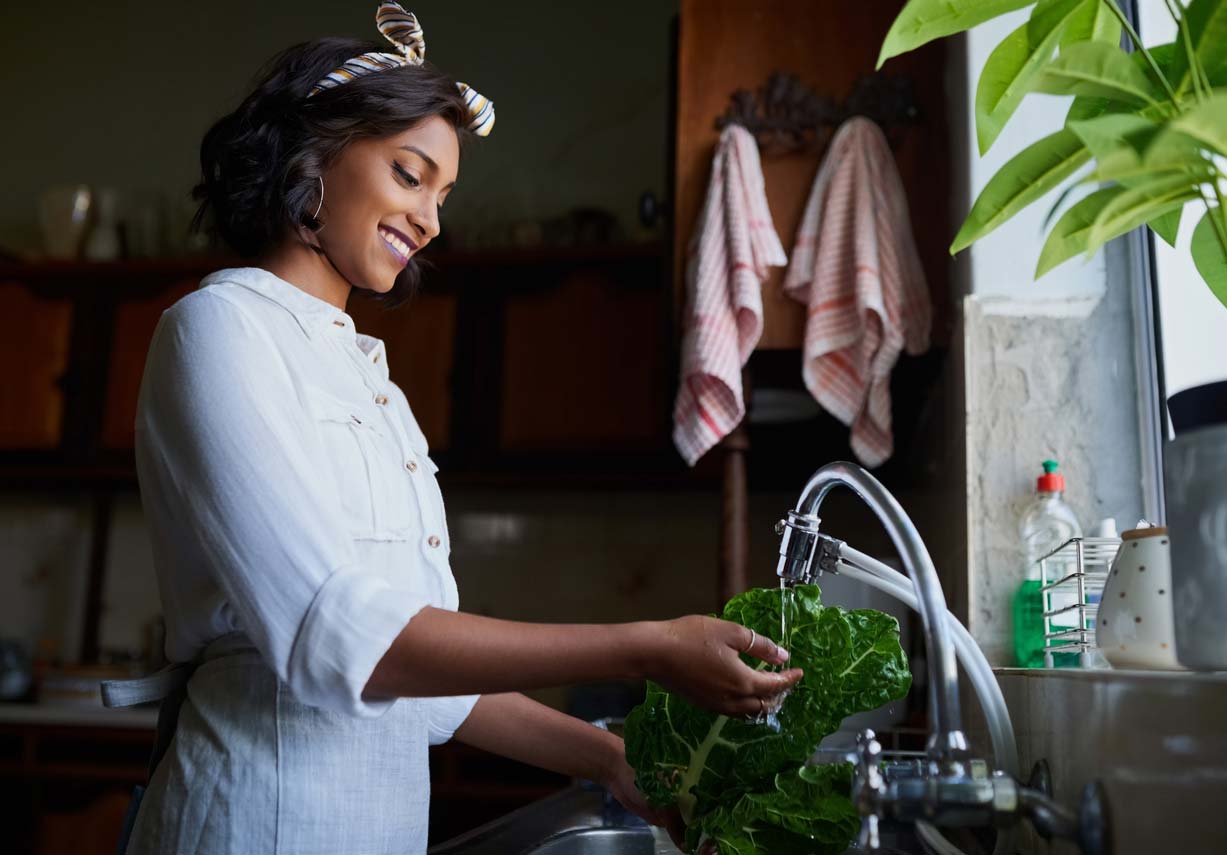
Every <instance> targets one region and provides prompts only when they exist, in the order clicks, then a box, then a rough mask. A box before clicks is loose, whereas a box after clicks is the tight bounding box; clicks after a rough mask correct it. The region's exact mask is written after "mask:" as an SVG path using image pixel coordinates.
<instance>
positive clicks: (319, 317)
mask: <svg viewBox="0 0 1227 855" xmlns="http://www.w3.org/2000/svg"><path fill="white" fill-rule="evenodd" d="M213 281H224V282H233V283H235V284H237V285H242V286H243V287H244V288H247V289H248V290H250V291H254V292H256V293H257V294H260V295H261V296H263V297H267V298H268V299H269V300H272V301H273V302H274V303H276V304H277V305H279V306H281V307H282V308H284V309H285V310H286V311H287V312H289V313H290V314H291V315H293V316H294V319H295V320H296V321H298V325H299V326H301V327H302V330H303V332H305V333H306V334H307V337H308V338H313V337H314V336H317V335H321V334H325V333H327V332H330V331H331V330H336V331H337V332H341V331H345V332H348V333H350V334H353V333H354V332H355V330H354V319H353V318H351V317H350V316H349V315H348V314H346V313H345V312H343V311H341V310H340V309H338V308H337V307H336V306H334V305H332V304H331V303H329V302H327V301H326V300H321V299H320V298H319V297H313V296H311V295H310V294H308V293H307V292H306V291H304V290H303V289H301V288H299V287H298V286H297V285H291V284H290V283H289V282H286V281H285V280H284V279H282V278H281V277H279V276H276V275H274V274H272V273H270V272H269V271H267V270H265V269H264V268H262V267H236V268H231V269H229V270H219V271H217V272H216V273H211V274H209V275H208V276H206V277H205V278H204V280H203V281H202V282H201V283H200V284H201V285H202V286H205V285H208V284H210V283H211V282H213ZM330 328H331V330H330Z"/></svg>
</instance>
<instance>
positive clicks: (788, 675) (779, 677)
mask: <svg viewBox="0 0 1227 855" xmlns="http://www.w3.org/2000/svg"><path fill="white" fill-rule="evenodd" d="M804 676H805V672H804V671H802V670H801V669H800V668H789V669H788V670H787V671H755V672H754V673H752V674H751V675H750V677H749V682H750V685H749V691H748V692H746V694H748V695H753V696H754V697H756V698H774V697H775V696H776V695H779V694H782V693H784V692H787V691H788V690H789V689H791V688H792V687H793V686H795V685H797V682H798V681H799V680H800V679H801V678H802V677H804Z"/></svg>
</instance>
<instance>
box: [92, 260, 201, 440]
mask: <svg viewBox="0 0 1227 855" xmlns="http://www.w3.org/2000/svg"><path fill="white" fill-rule="evenodd" d="M198 285H199V282H198V281H197V280H195V279H186V280H182V281H178V282H172V283H170V284H168V285H167V286H166V287H165V288H162V289H159V290H158V291H157V292H156V293H154V294H151V295H150V296H147V297H144V298H136V299H131V300H125V301H124V302H122V303H120V304H118V305H117V306H116V309H115V321H114V324H113V327H112V332H111V353H110V358H109V359H108V362H107V377H106V383H107V395H106V399H105V401H104V404H103V412H102V437H101V444H102V447H103V448H105V449H108V450H112V451H123V450H129V449H131V448H132V445H133V443H134V442H135V441H136V431H135V422H136V402H137V395H138V393H139V392H140V387H141V376H142V375H143V373H144V371H145V356H146V354H147V353H148V352H149V342H150V341H151V340H152V339H153V331H154V329H155V328H156V327H157V325H158V319H159V318H161V317H162V313H163V312H164V311H166V310H167V309H168V308H170V307H171V306H172V305H174V303H175V301H177V300H178V299H179V298H180V297H184V296H186V295H187V294H189V293H190V292H192V291H194V290H195V289H196V287H197V286H198Z"/></svg>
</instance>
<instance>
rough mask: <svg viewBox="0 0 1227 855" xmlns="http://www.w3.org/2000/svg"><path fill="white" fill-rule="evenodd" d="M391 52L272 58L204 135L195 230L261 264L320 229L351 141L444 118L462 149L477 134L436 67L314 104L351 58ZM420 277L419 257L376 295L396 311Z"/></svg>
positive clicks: (344, 90)
mask: <svg viewBox="0 0 1227 855" xmlns="http://www.w3.org/2000/svg"><path fill="white" fill-rule="evenodd" d="M386 47H387V46H386V45H385V46H382V47H381V46H380V45H378V44H375V43H373V42H369V41H363V40H359V39H346V38H326V39H318V40H316V41H312V42H306V43H304V44H299V45H295V46H294V47H291V48H288V49H287V50H285V51H284V52H282V53H281V54H279V55H278V56H276V57H274V58H273V60H272V61H271V62H270V63H269V64H268V65H267V66H266V67H265V69H264V70H263V71H262V72H261V74H260V75H259V82H258V83H257V84H256V86H255V89H254V90H253V91H252V93H251V94H250V95H248V96H247V97H246V98H244V99H243V103H241V104H240V105H239V107H238V109H236V110H235V111H234V112H233V113H230V114H229V115H227V116H223V117H222V118H221V119H219V120H218V121H217V122H216V123H215V124H214V125H213V127H211V128H209V130H208V132H207V133H206V134H205V135H204V140H203V141H202V142H201V144H200V171H201V179H200V183H199V184H197V185H196V186H195V187H194V188H193V190H192V196H193V198H194V199H196V200H197V201H198V202H199V203H200V207H199V208H198V209H197V211H196V216H195V218H194V219H193V221H192V228H193V229H194V230H198V231H205V232H207V233H209V234H210V235H211V237H212V238H213V239H214V240H215V241H220V242H221V243H224V244H225V245H226V246H228V247H230V249H231V250H233V251H234V252H236V253H238V254H239V255H240V256H242V257H244V258H250V257H253V256H257V255H260V254H261V253H263V252H264V251H266V250H267V249H269V248H270V247H272V246H273V245H275V244H276V243H277V242H278V241H280V240H282V239H284V237H285V236H286V235H287V234H292V233H293V232H294V230H295V229H297V228H300V227H303V226H305V227H307V228H309V229H312V230H316V229H318V228H320V223H319V222H318V221H316V220H315V219H314V218H313V217H312V213H313V212H314V210H315V206H316V205H317V203H318V201H319V197H318V193H319V191H318V186H319V182H318V176H319V175H320V174H321V173H322V172H323V170H324V169H325V168H326V167H327V166H328V165H329V164H330V163H332V162H333V161H334V160H335V159H336V157H337V156H338V155H339V154H340V153H341V151H342V150H343V149H344V148H345V146H346V145H347V144H349V143H350V142H352V141H353V140H356V139H362V138H368V137H385V136H392V135H394V134H398V133H401V132H403V131H405V130H408V129H409V128H411V127H413V126H414V125H417V124H418V123H419V122H421V121H423V120H424V119H427V118H430V117H431V116H440V117H442V118H444V119H446V120H447V121H448V122H450V123H451V124H452V125H453V126H454V127H455V128H456V132H457V135H458V136H459V138H460V141H461V143H462V144H463V143H464V142H465V140H466V138H467V137H468V136H469V133H470V132H469V131H468V130H467V129H466V124H467V120H468V112H467V108H466V107H465V103H464V99H463V98H462V97H461V95H460V93H459V91H458V90H457V89H456V83H455V81H454V80H453V79H452V78H451V77H449V76H448V75H446V74H444V73H443V72H441V71H439V70H438V69H437V68H435V67H434V66H432V65H430V64H429V63H425V64H423V65H420V66H414V65H409V66H405V67H403V68H394V69H388V70H385V71H379V72H376V73H374V74H368V75H366V76H364V77H359V78H356V79H354V80H351V81H349V82H347V83H345V84H344V85H343V86H337V87H335V88H332V89H326V90H324V91H322V92H319V93H318V94H316V95H314V96H312V97H310V98H308V97H307V94H308V93H309V92H310V91H311V87H312V86H314V85H315V83H316V82H317V81H319V80H320V79H321V78H322V77H324V75H326V74H327V73H328V72H330V71H332V70H333V69H334V68H336V67H337V66H339V65H340V64H341V63H343V62H345V61H346V60H347V59H350V58H352V57H355V56H358V55H359V54H362V53H365V52H367V51H372V50H384V49H386ZM421 275H422V273H421V267H420V265H419V262H418V261H417V259H412V260H410V262H409V264H408V265H407V266H406V267H405V268H404V270H403V271H401V273H400V274H399V275H398V276H397V278H396V283H395V285H394V286H393V287H392V289H391V291H389V292H388V293H387V294H382V295H373V296H375V298H376V299H378V300H380V302H382V303H384V304H385V305H387V306H395V305H399V304H401V303H403V302H405V301H406V300H408V299H409V298H410V297H412V296H413V294H414V292H415V291H416V290H417V287H418V283H419V282H420V280H421ZM363 293H364V294H366V293H368V292H366V291H363Z"/></svg>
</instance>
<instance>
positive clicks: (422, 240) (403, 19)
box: [107, 2, 802, 855]
mask: <svg viewBox="0 0 1227 855" xmlns="http://www.w3.org/2000/svg"><path fill="white" fill-rule="evenodd" d="M377 21H378V23H379V28H380V30H381V32H382V33H383V34H384V36H385V37H386V38H387V39H388V40H389V41H390V42H392V44H393V45H394V46H395V47H396V50H397V52H396V53H381V52H379V51H378V50H376V49H375V48H376V47H377V46H373V45H371V44H368V43H365V42H358V41H351V40H345V39H324V40H320V41H316V42H311V43H309V44H304V45H299V46H297V47H294V48H291V49H289V50H288V51H286V52H284V53H282V54H281V55H280V56H279V57H277V58H276V59H275V60H274V61H273V64H272V65H271V66H270V68H269V69H268V70H267V71H266V72H265V74H264V75H263V77H262V79H261V80H260V82H259V84H258V85H257V86H256V88H255V91H254V92H252V94H251V95H249V96H248V97H247V98H246V99H245V100H244V101H243V102H242V103H241V104H240V105H239V107H238V109H237V110H235V111H234V112H233V113H231V114H229V115H227V116H225V117H224V118H222V119H221V120H220V121H219V122H217V123H216V124H215V125H214V126H213V127H212V128H211V129H210V130H209V132H208V133H207V134H206V136H205V139H204V142H203V145H202V147H201V167H202V171H203V177H202V180H201V182H200V184H199V185H198V187H197V188H196V195H197V197H198V199H199V200H200V202H201V207H200V212H199V214H198V216H197V223H198V224H203V225H206V226H207V227H208V228H210V229H211V230H212V231H213V232H214V233H215V234H216V236H217V237H218V238H220V239H221V240H222V241H223V242H225V243H226V244H227V245H229V246H230V248H231V249H233V250H234V251H235V252H237V253H238V254H240V255H241V256H243V257H246V258H250V259H251V260H252V264H251V266H249V267H243V268H237V269H228V270H220V271H217V272H215V273H212V274H210V275H209V276H207V277H205V279H204V281H203V282H202V283H201V287H200V288H199V289H197V290H196V291H194V292H193V293H191V294H189V295H188V296H186V297H184V298H183V299H181V300H180V301H179V302H177V303H175V304H174V305H173V306H172V307H171V308H170V309H168V310H167V311H166V312H165V313H163V314H162V316H161V318H160V320H159V322H158V325H157V328H156V330H155V332H154V335H153V340H152V342H151V344H150V347H149V354H148V357H147V361H146V366H145V373H144V376H143V378H142V382H141V391H140V397H139V401H138V404H137V415H136V424H135V428H136V442H135V452H136V468H137V474H138V478H139V482H140V488H141V499H142V504H143V507H144V509H145V515H146V518H147V521H148V525H149V532H150V539H151V544H152V547H153V554H154V566H155V570H156V571H157V574H158V582H159V585H158V588H159V595H160V598H161V600H162V605H163V611H164V613H165V616H166V652H167V656H168V658H170V659H171V660H172V661H173V662H175V663H177V664H176V665H175V668H174V670H173V671H171V672H168V673H167V674H162V675H160V676H156V677H155V678H152V679H151V680H150V681H145V682H142V681H137V682H138V684H139V685H136V686H132V685H118V686H116V685H112V686H109V687H108V689H107V692H108V695H109V696H111V697H112V698H114V699H117V700H127V701H129V702H135V701H138V700H142V701H143V700H150V699H155V698H163V697H164V698H165V699H166V700H164V702H163V706H162V709H161V712H160V714H159V734H160V735H161V736H162V737H163V741H162V742H161V743H160V746H159V753H158V754H157V755H156V756H155V758H154V760H153V766H154V772H153V774H152V776H151V778H150V782H149V788H148V791H147V793H146V794H145V796H144V798H143V800H141V801H140V802H139V807H138V809H137V810H136V812H135V815H134V819H133V822H132V825H131V839H130V842H128V843H126V844H125V846H126V849H125V850H123V851H126V852H127V853H128V855H142V853H153V852H188V851H190V852H195V853H198V855H238V853H249V852H268V853H278V852H282V853H295V855H305V853H321V855H322V853H329V855H331V853H337V852H363V853H393V852H395V853H421V852H424V851H425V847H426V839H427V829H426V821H427V817H428V803H429V776H428V769H427V757H428V753H427V748H428V746H429V745H432V744H438V743H441V742H446V741H448V740H450V739H452V738H453V737H454V738H455V739H457V740H458V741H461V742H464V743H467V744H469V745H472V746H476V747H478V748H481V749H485V750H489V751H493V752H497V753H499V754H502V755H504V756H506V757H510V758H512V759H515V760H519V761H523V762H528V763H533V764H536V765H538V766H541V767H544V768H546V769H549V770H551V771H554V772H558V773H561V774H564V775H567V776H578V777H584V778H587V779H590V780H594V781H597V782H599V783H601V784H603V785H604V786H605V787H606V788H607V789H609V790H610V791H611V792H612V793H613V794H614V795H615V796H616V797H617V798H618V799H620V800H621V801H622V802H623V804H625V805H626V806H627V807H628V808H629V809H631V810H633V811H636V812H637V813H639V814H641V815H643V816H645V817H647V818H648V819H650V820H652V821H654V822H657V823H667V822H668V821H669V817H668V816H666V815H664V814H662V813H660V812H656V811H654V810H652V809H651V808H649V807H648V805H647V803H646V802H645V800H644V798H643V796H642V794H640V793H639V792H638V791H637V790H636V788H635V785H634V773H633V771H632V770H631V769H630V767H629V766H628V765H627V762H626V759H625V756H624V752H623V746H622V742H621V740H620V739H619V738H618V737H616V736H614V735H613V734H611V733H609V732H607V731H605V730H601V729H599V728H596V727H593V726H591V725H589V724H586V723H584V722H581V721H578V720H575V719H573V718H570V717H568V716H565V715H563V714H561V713H559V712H557V711H555V710H552V709H549V708H547V707H545V706H542V705H541V704H538V703H536V702H534V701H531V700H529V699H528V698H526V697H524V696H523V695H521V694H518V692H520V691H523V690H529V689H539V688H545V687H554V686H563V685H570V684H574V683H580V682H597V681H603V680H613V679H641V678H645V677H650V678H651V679H653V680H655V681H656V682H658V683H660V684H662V685H664V686H666V687H668V688H669V689H670V690H671V691H674V692H676V693H678V694H680V695H681V696H683V697H685V698H687V699H689V700H691V701H693V702H694V703H696V704H698V705H701V706H703V707H707V708H711V709H713V710H715V711H718V712H720V713H723V714H726V715H746V714H748V713H751V712H756V711H759V710H761V709H763V708H764V706H766V705H769V703H770V702H771V700H772V699H774V698H776V697H777V696H779V695H780V693H781V692H783V691H785V690H787V689H788V688H790V687H791V686H793V685H794V684H795V683H796V682H797V681H798V680H799V679H800V678H801V676H802V675H801V672H800V671H799V670H796V669H793V670H789V671H776V672H768V671H757V670H755V669H754V668H751V667H750V666H749V665H747V664H746V662H745V661H744V660H743V659H742V658H741V656H742V655H746V656H751V657H754V658H756V659H758V660H762V661H764V662H768V663H770V664H773V665H782V664H783V663H784V661H785V660H786V659H787V658H788V656H787V653H786V652H784V651H783V650H781V649H780V648H779V647H777V646H776V645H775V643H774V642H772V641H770V640H769V639H766V638H764V637H762V636H759V635H756V634H755V633H752V632H750V631H749V630H747V629H746V628H745V627H743V626H741V625H739V624H735V623H730V622H726V621H721V620H717V619H715V618H710V617H700V616H697V615H695V616H688V617H683V618H678V619H675V620H669V621H652V622H634V623H622V624H605V625H599V626H598V625H578V624H571V625H566V624H550V625H545V624H530V623H517V622H511V621H499V620H492V619H489V618H485V617H480V616H476V615H472V614H464V613H462V612H460V611H459V605H460V601H459V594H458V592H457V587H456V581H455V578H454V577H453V575H452V569H451V566H450V561H449V556H450V552H451V540H450V537H449V533H448V526H447V519H446V512H445V509H444V505H443V496H442V493H441V492H440V490H439V485H438V482H437V481H436V479H435V472H436V471H437V467H436V466H435V465H434V462H433V461H432V460H431V458H430V455H429V449H428V448H427V443H426V439H425V436H424V434H423V432H422V430H421V427H420V426H419V425H418V422H417V419H416V418H415V416H414V414H413V409H412V407H411V406H410V403H409V401H408V399H407V398H406V396H405V394H404V393H403V392H402V391H401V389H400V388H399V387H398V386H397V385H396V384H395V383H393V382H392V380H391V378H390V375H389V369H388V359H387V354H386V350H385V345H384V342H382V341H380V340H379V339H377V338H375V337H373V336H370V335H365V334H362V333H359V332H358V331H357V330H356V329H355V328H354V320H353V318H352V317H351V316H350V315H349V314H348V313H347V312H346V305H347V301H348V300H349V298H350V296H351V295H352V293H353V292H354V291H358V292H360V293H364V294H368V295H372V296H375V297H376V298H378V299H381V300H383V301H384V302H388V303H396V302H402V301H404V300H406V299H408V298H409V297H410V296H411V295H412V294H413V292H414V290H415V288H416V287H417V284H418V279H419V270H418V266H417V261H416V255H417V254H418V253H419V252H420V251H421V250H422V248H423V247H425V246H426V245H427V244H429V243H430V241H432V240H433V239H435V238H436V237H437V236H438V234H439V231H440V224H439V209H440V208H441V207H442V206H443V204H444V202H445V201H446V199H447V198H448V196H449V194H451V192H452V191H453V189H454V188H455V186H456V181H457V174H458V169H459V160H460V148H461V144H462V142H463V141H464V140H465V139H466V137H468V136H470V135H473V134H475V135H478V136H484V135H486V134H487V133H488V132H489V130H490V128H491V126H492V125H493V121H494V115H493V107H492V105H491V104H490V103H489V102H488V101H487V100H486V99H485V98H483V97H482V96H480V95H479V94H477V93H476V92H475V91H474V90H473V89H472V88H470V87H468V86H466V85H464V84H458V83H456V82H455V81H453V80H452V79H451V78H449V77H448V76H447V75H445V74H443V73H442V72H440V71H438V70H437V69H435V68H432V67H431V66H429V65H426V64H425V62H424V60H423V57H424V51H425V42H424V40H423V38H422V31H421V27H420V26H418V24H417V21H416V19H415V18H414V17H413V16H412V15H410V14H408V13H407V12H405V11H404V10H403V9H401V8H400V7H399V6H397V5H396V4H395V3H391V2H385V3H383V4H381V6H380V7H379V12H378V15H377ZM172 734H173V737H174V738H173V739H171V738H169V737H170V736H171V735H172Z"/></svg>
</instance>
